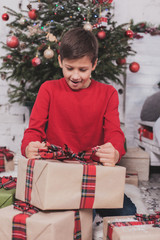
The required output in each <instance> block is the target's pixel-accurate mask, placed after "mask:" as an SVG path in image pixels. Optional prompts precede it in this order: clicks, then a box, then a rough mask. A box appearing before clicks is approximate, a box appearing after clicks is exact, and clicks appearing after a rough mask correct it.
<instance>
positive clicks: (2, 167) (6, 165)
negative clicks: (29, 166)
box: [0, 147, 14, 172]
mask: <svg viewBox="0 0 160 240" xmlns="http://www.w3.org/2000/svg"><path fill="white" fill-rule="evenodd" d="M13 158H14V154H13V152H11V151H10V150H9V149H7V148H6V147H0V172H8V171H13V170H14V159H13Z"/></svg>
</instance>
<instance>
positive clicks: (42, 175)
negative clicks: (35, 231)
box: [16, 158, 126, 210]
mask: <svg viewBox="0 0 160 240" xmlns="http://www.w3.org/2000/svg"><path fill="white" fill-rule="evenodd" d="M125 174H126V169H125V168H124V167H121V166H115V167H106V166H102V165H90V164H81V163H78V162H76V161H74V162H69V163H68V162H67V163H66V162H61V161H55V160H51V161H49V160H28V159H24V158H23V159H20V160H19V163H18V177H17V188H16V198H17V199H19V200H21V201H25V202H28V203H30V204H32V205H34V206H36V207H38V208H40V209H42V210H58V209H59V210H62V209H82V208H122V207H123V199H124V186H125Z"/></svg>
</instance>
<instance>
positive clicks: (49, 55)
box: [44, 47, 54, 59]
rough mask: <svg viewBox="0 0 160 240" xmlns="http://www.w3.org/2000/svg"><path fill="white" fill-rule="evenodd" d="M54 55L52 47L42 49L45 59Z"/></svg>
mask: <svg viewBox="0 0 160 240" xmlns="http://www.w3.org/2000/svg"><path fill="white" fill-rule="evenodd" d="M53 56H54V52H53V50H52V49H50V47H48V48H47V49H46V50H45V51H44V57H45V58H47V59H50V58H52V57H53Z"/></svg>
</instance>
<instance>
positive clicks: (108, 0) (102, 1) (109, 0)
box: [98, 0, 113, 4]
mask: <svg viewBox="0 0 160 240" xmlns="http://www.w3.org/2000/svg"><path fill="white" fill-rule="evenodd" d="M98 2H99V3H109V4H110V3H112V2H113V0H98Z"/></svg>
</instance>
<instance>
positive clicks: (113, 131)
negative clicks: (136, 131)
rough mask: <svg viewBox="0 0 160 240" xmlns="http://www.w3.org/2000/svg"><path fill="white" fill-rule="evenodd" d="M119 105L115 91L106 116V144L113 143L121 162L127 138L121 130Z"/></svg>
mask: <svg viewBox="0 0 160 240" xmlns="http://www.w3.org/2000/svg"><path fill="white" fill-rule="evenodd" d="M118 105H119V99H118V93H117V91H116V90H115V89H114V90H113V91H112V93H111V95H110V97H109V100H108V104H107V107H106V112H105V116H104V143H107V142H111V143H112V145H113V146H114V147H115V149H116V150H118V152H119V155H120V158H119V161H120V159H121V157H122V156H123V155H124V154H125V149H124V142H125V136H124V133H123V131H122V130H121V128H120V120H119V112H118Z"/></svg>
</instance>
